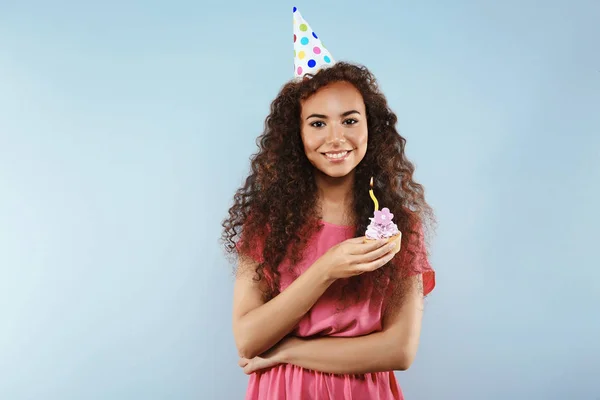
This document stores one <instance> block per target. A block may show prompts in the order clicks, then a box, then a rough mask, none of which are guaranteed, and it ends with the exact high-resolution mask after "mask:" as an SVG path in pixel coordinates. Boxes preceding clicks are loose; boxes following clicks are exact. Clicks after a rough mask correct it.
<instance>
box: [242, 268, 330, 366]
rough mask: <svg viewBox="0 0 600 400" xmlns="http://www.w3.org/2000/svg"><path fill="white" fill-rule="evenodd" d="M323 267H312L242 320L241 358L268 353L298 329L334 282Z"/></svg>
mask: <svg viewBox="0 0 600 400" xmlns="http://www.w3.org/2000/svg"><path fill="white" fill-rule="evenodd" d="M321 268H322V267H321V266H319V265H318V264H314V265H312V266H311V267H310V268H308V270H306V271H305V272H304V273H303V274H302V275H300V276H299V277H298V278H297V279H296V280H295V281H294V282H293V283H292V284H291V285H290V286H288V287H287V288H286V289H285V290H284V291H282V292H281V293H280V294H279V295H278V296H276V297H274V298H273V299H271V300H270V301H268V302H267V303H265V304H263V305H261V306H259V307H257V308H255V309H254V310H252V311H250V312H248V313H247V314H246V315H244V316H242V317H241V318H239V321H237V323H235V326H234V330H235V333H236V341H237V343H238V349H239V351H240V355H241V356H243V357H246V358H252V357H255V356H257V355H259V354H261V353H263V352H265V351H266V350H268V349H270V348H271V347H272V346H274V345H275V344H277V343H278V342H279V341H280V340H281V339H283V337H285V336H286V335H287V334H288V333H290V331H292V329H294V327H295V326H296V325H297V324H298V322H299V321H300V319H301V318H302V317H303V316H304V315H305V314H306V313H307V312H308V311H309V310H310V309H311V307H312V306H313V305H314V304H315V303H316V301H317V300H318V299H319V297H321V295H323V293H324V292H325V291H326V290H327V288H328V287H329V286H330V285H331V283H332V281H331V280H329V279H326V277H325V274H324V273H323V271H322V269H321Z"/></svg>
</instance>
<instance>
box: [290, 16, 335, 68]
mask: <svg viewBox="0 0 600 400" xmlns="http://www.w3.org/2000/svg"><path fill="white" fill-rule="evenodd" d="M334 63H335V61H334V60H333V57H332V56H331V54H330V53H329V50H327V49H326V48H325V46H323V43H321V39H319V37H318V36H317V34H316V33H315V31H313V30H312V28H311V27H310V25H308V23H307V22H306V21H305V20H304V18H302V15H301V14H300V11H298V9H297V8H296V7H294V76H295V77H296V78H302V77H304V75H305V74H313V75H314V74H316V73H317V71H319V70H320V69H321V68H324V67H327V66H330V65H333V64H334Z"/></svg>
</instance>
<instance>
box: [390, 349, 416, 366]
mask: <svg viewBox="0 0 600 400" xmlns="http://www.w3.org/2000/svg"><path fill="white" fill-rule="evenodd" d="M415 355H416V349H412V348H404V347H400V346H399V348H398V349H397V351H396V352H394V370H395V371H406V370H408V369H409V368H410V366H411V365H412V363H413V361H414V360H415Z"/></svg>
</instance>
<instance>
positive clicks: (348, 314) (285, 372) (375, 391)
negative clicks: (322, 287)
mask: <svg viewBox="0 0 600 400" xmlns="http://www.w3.org/2000/svg"><path fill="white" fill-rule="evenodd" d="M354 233H355V232H354V227H346V226H339V225H333V224H329V223H325V222H324V223H323V228H322V229H321V230H320V231H319V232H318V233H316V234H315V236H314V237H313V238H312V240H311V241H310V243H309V244H308V247H307V250H306V253H305V258H304V259H303V260H302V262H301V263H299V264H298V265H297V267H296V270H297V273H298V274H299V273H302V272H304V271H305V270H306V269H307V268H308V267H310V266H311V265H312V264H313V263H314V262H315V261H316V260H317V259H318V258H319V257H320V256H321V255H323V254H324V253H325V252H326V251H327V250H329V249H330V248H331V247H332V246H334V245H336V244H338V243H340V242H342V241H344V240H346V239H349V238H352V237H353V236H354ZM413 251H415V252H416V253H417V258H416V260H415V262H414V263H413V264H414V265H412V266H411V267H410V268H411V270H412V271H413V272H414V273H415V274H416V273H422V274H423V289H424V294H428V293H429V292H431V290H433V288H434V286H435V274H434V271H433V270H432V269H431V267H430V265H429V263H428V261H427V257H426V252H425V251H424V246H423V243H418V244H416V245H414V246H413ZM402 253H403V252H402V251H401V252H400V253H398V256H399V255H400V254H402ZM398 256H397V257H398ZM287 267H288V264H287V263H285V262H284V263H282V265H281V267H280V274H281V280H280V282H281V291H283V290H285V288H286V287H288V286H289V285H290V284H291V283H292V281H293V279H294V277H293V275H292V274H291V273H290V272H288V268H287ZM340 289H341V282H336V283H334V284H333V285H332V286H330V287H329V289H328V290H327V291H326V292H325V293H324V294H323V296H321V298H320V299H319V300H318V301H317V302H316V303H315V305H314V306H313V307H312V309H311V310H310V311H309V312H308V313H307V314H306V315H305V316H304V317H303V318H302V319H301V320H300V322H299V324H298V326H297V327H296V328H295V329H294V331H293V332H292V335H294V336H297V337H303V338H304V337H314V336H332V337H355V336H362V335H366V334H369V333H373V332H377V331H381V329H382V325H381V319H382V308H383V305H384V304H383V296H381V295H379V294H377V292H375V291H374V290H373V288H367V287H365V288H363V289H364V290H363V292H362V297H361V299H362V300H361V301H360V302H358V303H356V304H354V305H352V306H349V307H346V308H344V309H343V310H341V311H340V310H339V309H336V307H337V306H338V305H339V299H340V293H341V292H340ZM403 398H404V397H403V396H402V391H401V389H400V386H399V385H398V382H397V381H396V378H395V376H394V373H393V372H392V371H389V372H377V373H368V374H362V375H336V374H330V373H322V372H316V371H312V370H307V369H304V368H300V367H297V366H294V365H289V364H281V365H278V366H276V367H274V368H271V369H269V370H265V371H263V372H257V373H254V374H252V375H251V376H250V381H249V384H248V389H247V392H246V400H284V399H285V400H312V399H315V400H328V399H331V400H338V399H340V400H341V399H344V400H351V399H357V400H366V399H370V400H388V399H403Z"/></svg>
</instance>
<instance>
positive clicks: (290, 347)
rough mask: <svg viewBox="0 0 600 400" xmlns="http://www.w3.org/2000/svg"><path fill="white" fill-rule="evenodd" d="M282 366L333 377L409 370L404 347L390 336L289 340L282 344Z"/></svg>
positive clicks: (375, 335) (378, 334) (385, 333)
mask: <svg viewBox="0 0 600 400" xmlns="http://www.w3.org/2000/svg"><path fill="white" fill-rule="evenodd" d="M280 358H281V360H282V362H283V363H286V364H293V365H296V366H298V367H302V368H306V369H311V370H314V371H319V372H325V373H332V374H364V373H369V372H381V371H393V370H404V369H406V368H407V367H406V365H407V359H406V357H405V352H404V351H403V347H402V346H401V345H400V344H399V343H396V342H395V341H394V340H393V339H392V336H391V335H389V334H388V333H387V332H376V333H372V334H370V335H366V336H360V337H353V338H335V337H326V338H316V339H299V338H290V339H288V340H287V341H286V342H285V343H283V344H282V348H281V350H280Z"/></svg>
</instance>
